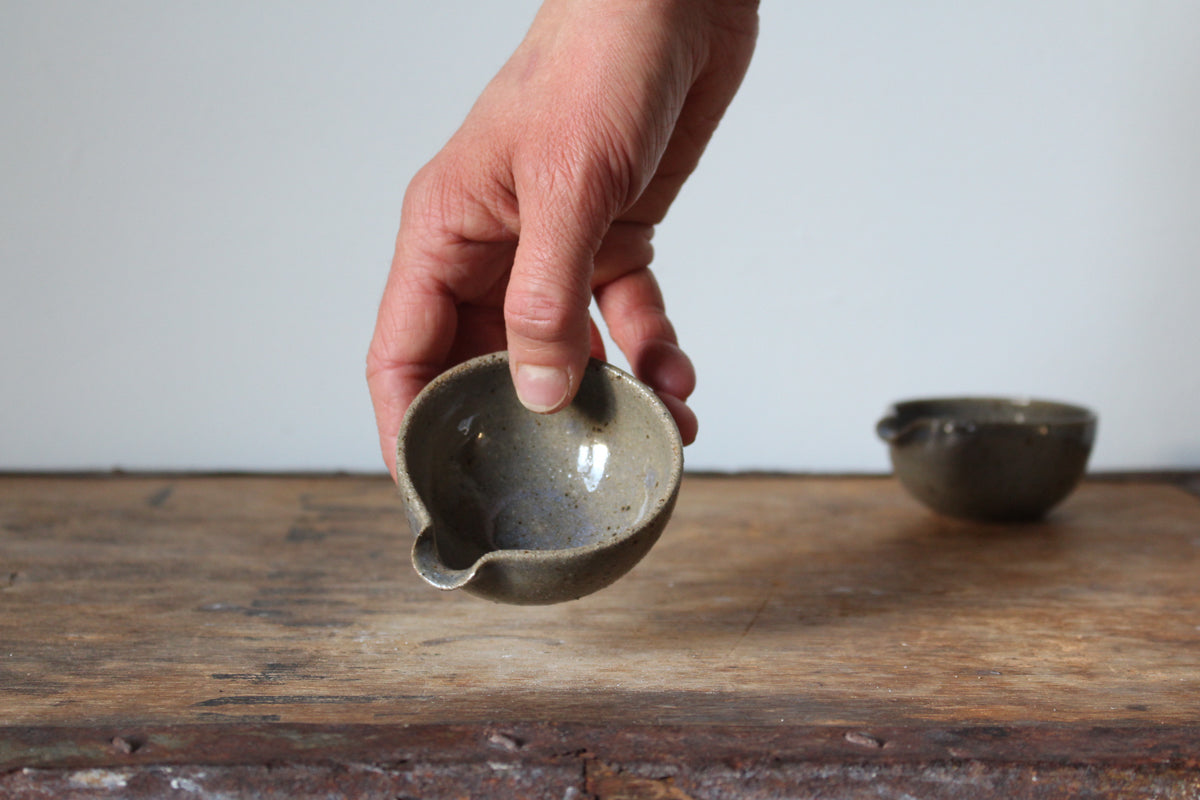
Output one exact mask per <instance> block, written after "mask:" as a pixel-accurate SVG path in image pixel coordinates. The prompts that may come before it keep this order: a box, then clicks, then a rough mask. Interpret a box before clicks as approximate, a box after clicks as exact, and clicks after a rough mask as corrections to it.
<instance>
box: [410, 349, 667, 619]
mask: <svg viewBox="0 0 1200 800" xmlns="http://www.w3.org/2000/svg"><path fill="white" fill-rule="evenodd" d="M396 466H397V477H398V480H399V486H400V493H401V497H402V498H403V500H404V504H405V510H406V512H407V514H408V520H409V524H410V526H411V527H412V530H413V532H414V533H415V534H416V541H415V543H414V544H413V550H412V561H413V566H414V567H415V568H416V570H417V573H418V574H420V576H421V577H422V578H424V579H425V580H426V581H427V582H428V583H430V584H432V585H433V586H436V587H438V588H439V589H458V588H461V589H463V590H465V591H467V592H469V593H472V594H475V595H478V596H480V597H484V598H487V599H489V600H494V601H497V602H502V603H516V604H523V605H535V604H547V603H558V602H562V601H565V600H572V599H575V598H578V597H582V596H583V595H586V594H589V593H591V592H595V591H596V590H598V589H602V588H603V587H605V586H607V585H609V584H611V583H612V582H613V581H615V580H617V579H618V578H620V577H621V576H622V575H624V574H625V573H626V572H628V571H629V570H630V569H631V568H632V567H633V566H634V564H636V563H637V562H638V561H639V560H641V558H642V557H643V556H644V555H645V554H646V553H647V551H649V550H650V548H651V546H653V545H654V543H655V542H656V541H657V540H658V537H659V535H660V534H661V533H662V531H663V528H664V527H665V526H666V524H667V520H668V518H669V517H670V516H671V512H672V510H673V509H674V506H675V498H676V496H677V495H678V493H679V483H680V480H681V478H682V476H683V443H682V441H681V440H680V436H679V431H678V429H677V428H676V427H675V422H674V421H673V420H672V418H671V415H670V413H669V412H668V411H667V409H666V407H665V406H664V405H663V403H662V401H661V400H659V398H658V397H657V395H655V394H654V392H653V391H651V390H650V389H649V388H648V387H647V386H645V385H644V384H642V383H641V382H639V381H637V380H636V379H634V378H633V377H632V376H631V375H628V374H626V373H625V372H623V371H621V370H619V369H617V368H616V367H614V366H612V365H610V364H605V363H603V362H600V361H596V360H594V359H593V360H592V361H591V363H590V364H589V365H588V367H587V370H586V371H585V373H584V376H583V382H582V386H581V387H580V390H579V394H578V395H577V397H576V398H575V400H574V402H572V404H571V405H570V406H568V407H567V408H565V409H563V410H562V411H559V412H557V413H555V414H535V413H533V412H531V411H528V410H527V409H525V407H524V406H522V405H521V403H520V401H519V400H517V396H516V392H515V391H514V390H513V385H512V378H511V377H510V373H509V365H508V354H507V353H493V354H491V355H487V356H481V357H479V358H476V359H473V360H471V361H468V362H466V363H463V364H460V365H459V366H457V367H454V368H452V369H450V370H449V371H447V372H445V373H443V374H442V375H440V376H439V377H438V378H436V379H435V380H434V381H433V382H432V383H430V384H429V385H428V386H427V387H426V388H425V390H424V391H422V392H421V394H420V395H418V397H417V399H416V400H415V401H414V402H413V404H412V406H411V407H410V408H409V410H408V413H407V414H406V415H405V417H404V422H403V424H402V426H401V429H400V436H399V439H398V442H397V456H396Z"/></svg>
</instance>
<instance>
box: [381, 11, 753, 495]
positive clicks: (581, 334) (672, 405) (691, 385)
mask: <svg viewBox="0 0 1200 800" xmlns="http://www.w3.org/2000/svg"><path fill="white" fill-rule="evenodd" d="M757 24H758V14H757V2H755V1H754V0H546V2H545V4H544V5H543V6H542V8H541V9H540V11H539V12H538V14H537V17H536V18H535V20H534V22H533V25H532V26H531V28H530V30H529V32H528V34H527V35H526V37H525V39H524V40H523V41H522V43H521V45H520V46H519V47H518V48H517V50H516V52H515V53H514V54H513V56H512V57H511V58H510V59H509V61H508V62H507V63H506V64H505V65H504V67H503V68H502V69H501V70H500V72H499V73H498V74H497V75H496V77H495V78H494V79H493V80H492V81H491V83H489V84H488V86H487V88H486V89H485V90H484V91H483V93H482V94H481V96H480V97H479V99H478V100H477V101H476V104H475V106H474V107H473V108H472V109H471V112H470V113H469V114H468V115H467V118H466V120H465V121H464V123H463V125H462V127H461V128H460V129H459V130H458V131H457V132H456V133H455V135H454V136H453V137H452V138H451V139H450V141H449V142H448V143H447V144H446V146H445V147H444V148H443V149H442V150H441V151H440V152H439V153H438V154H437V155H436V156H435V157H434V158H433V160H432V161H430V162H429V163H428V164H427V165H426V166H425V167H424V168H422V169H421V171H420V172H418V173H417V175H416V176H415V177H414V178H413V181H412V183H411V184H410V185H409V187H408V191H407V192H406V194H405V198H404V205H403V209H402V213H401V221H400V232H399V234H398V236H397V240H396V251H395V257H394V260H393V262H392V267H391V271H390V273H389V275H388V281H387V286H386V288H385V290H384V295H383V300H382V302H381V304H380V308H379V315H378V319H377V321H376V327H375V335H374V338H373V339H372V341H371V347H370V350H369V352H368V356H367V381H368V385H369V388H370V391H371V399H372V403H373V404H374V407H375V417H376V422H377V424H378V427H379V437H380V447H381V449H382V451H383V455H384V460H385V462H386V463H387V464H388V467H389V469H390V470H392V472H393V478H394V477H395V465H394V463H393V456H394V448H395V442H396V435H397V433H398V432H399V429H400V423H401V420H402V419H403V416H404V412H405V410H406V409H407V408H408V406H409V404H410V403H411V402H412V400H413V399H414V398H415V397H416V395H417V393H418V392H420V390H421V389H422V388H423V387H424V386H425V385H426V384H427V383H428V382H429V381H431V380H432V379H433V378H434V377H436V376H437V375H438V374H440V373H441V372H442V371H443V370H445V369H446V368H448V367H450V366H452V365H454V364H456V363H459V362H461V361H465V360H466V359H468V358H471V357H473V356H476V355H481V354H483V353H488V352H493V351H496V350H503V349H507V350H508V351H509V360H510V364H511V366H512V370H513V381H514V384H515V386H516V390H517V394H518V396H519V397H520V399H521V401H522V402H523V403H524V404H525V405H526V406H527V407H528V408H530V409H532V410H534V411H538V412H543V413H548V412H553V411H557V410H559V409H561V408H563V407H564V406H566V405H567V404H568V403H569V402H570V401H571V399H572V398H573V397H574V395H575V392H576V391H577V390H578V388H579V381H580V380H581V378H582V376H583V371H584V368H585V366H586V364H587V359H588V357H589V355H591V356H595V357H597V358H604V357H605V356H604V345H603V342H602V340H601V338H600V335H599V331H598V330H597V328H596V326H595V323H594V322H593V321H592V320H591V318H590V314H589V306H590V302H591V299H592V297H593V296H594V297H595V299H596V304H597V307H598V308H599V310H600V313H601V315H602V316H603V318H604V321H605V323H606V324H607V325H608V330H609V334H610V336H611V337H612V340H613V342H615V343H616V345H617V346H618V347H619V348H620V349H621V351H622V352H623V353H624V354H625V356H626V358H627V359H628V360H629V364H630V367H631V368H632V370H633V372H634V374H635V375H636V376H637V377H638V378H639V379H640V380H642V381H643V382H645V383H646V384H648V385H649V386H650V387H651V388H653V389H654V390H655V391H656V392H657V394H658V395H659V397H661V398H662V400H663V402H664V403H665V404H666V406H667V408H668V409H669V410H670V412H671V414H672V416H673V417H674V419H675V422H676V424H677V425H678V426H679V430H680V433H681V435H682V437H683V440H684V442H685V443H691V441H693V440H694V439H695V436H696V430H697V420H696V417H695V414H693V413H692V411H691V409H689V408H688V406H687V403H686V400H687V398H688V396H689V395H690V394H691V393H692V391H693V390H694V389H695V382H696V376H695V371H694V369H693V367H692V364H691V361H690V360H689V359H688V357H687V355H686V354H684V352H683V351H682V350H681V349H680V347H679V344H678V341H677V339H676V336H675V331H674V329H673V327H672V325H671V322H670V320H669V319H668V317H667V314H666V310H665V307H664V303H663V298H662V294H661V292H660V291H659V288H658V284H657V282H656V281H655V278H654V275H653V274H652V273H651V272H650V269H649V264H650V261H651V257H652V255H653V249H652V247H651V245H650V239H651V237H652V235H653V231H654V228H653V226H654V225H655V224H656V223H658V222H660V221H661V220H662V219H663V217H664V216H665V214H666V212H667V209H668V208H669V207H670V204H671V202H672V201H673V200H674V199H675V196H676V194H677V193H678V192H679V190H680V188H681V187H682V185H683V183H684V181H685V180H686V179H687V177H688V176H689V175H690V174H691V172H692V171H693V170H694V169H695V167H696V164H697V163H698V162H699V159H700V156H701V154H702V153H703V151H704V148H705V146H706V145H707V143H708V141H709V139H710V137H711V136H712V134H713V131H714V130H715V129H716V127H717V123H718V122H719V120H720V118H721V116H722V114H723V113H724V111H725V108H726V107H727V106H728V104H729V102H730V101H731V100H732V99H733V96H734V93H735V92H736V91H737V88H738V86H739V84H740V83H741V80H742V77H743V76H744V74H745V72H746V68H747V67H748V65H749V61H750V56H751V53H752V52H753V49H754V41H755V37H756V34H757Z"/></svg>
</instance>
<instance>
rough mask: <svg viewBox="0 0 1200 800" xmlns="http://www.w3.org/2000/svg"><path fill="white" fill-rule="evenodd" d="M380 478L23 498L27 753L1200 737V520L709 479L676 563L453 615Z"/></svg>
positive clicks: (243, 481) (667, 541) (14, 628)
mask: <svg viewBox="0 0 1200 800" xmlns="http://www.w3.org/2000/svg"><path fill="white" fill-rule="evenodd" d="M409 541H410V536H409V534H408V531H407V529H406V527H405V523H404V521H403V515H402V513H401V511H400V507H399V502H398V500H397V498H396V495H395V492H394V489H393V487H392V486H391V484H390V483H388V482H387V481H386V480H384V479H376V478H347V477H343V478H320V477H314V478H267V477H208V478H197V477H166V478H156V477H114V478H103V477H96V478H87V477H80V478H54V477H20V476H9V477H5V478H2V479H0V608H2V609H3V612H4V613H3V614H0V726H8V727H10V728H14V729H15V728H16V727H20V726H46V725H61V726H80V725H86V726H110V727H111V726H117V727H121V726H126V727H129V726H134V727H136V726H156V725H157V726H169V725H190V724H220V723H230V724H238V725H244V724H256V723H286V724H293V725H295V724H315V725H363V724H367V725H404V724H436V725H447V724H495V723H497V722H503V723H516V722H521V721H525V722H539V723H551V724H568V723H589V724H597V723H604V724H610V725H616V726H622V725H626V726H627V725H634V724H644V723H652V724H660V725H680V726H694V725H705V726H709V725H759V726H816V727H820V726H833V727H835V728H837V729H839V730H841V729H842V728H845V729H851V728H854V729H857V728H868V729H871V728H886V727H897V726H900V727H903V726H914V725H916V726H920V725H949V724H953V725H997V724H1000V725H1009V726H1013V725H1065V726H1077V727H1078V729H1080V730H1083V729H1086V728H1090V727H1095V726H1118V727H1120V726H1127V727H1131V728H1135V727H1139V726H1173V728H1174V729H1176V730H1186V729H1188V727H1189V726H1192V725H1195V724H1196V723H1197V722H1198V721H1200V627H1198V626H1200V617H1198V616H1197V612H1196V609H1198V608H1200V581H1197V580H1196V576H1197V575H1200V569H1198V567H1200V501H1198V500H1197V498H1196V497H1195V496H1193V495H1191V494H1189V493H1187V492H1185V491H1182V490H1181V489H1179V488H1177V487H1175V486H1172V485H1167V484H1163V483H1158V482H1155V481H1150V480H1147V481H1134V482H1126V483H1109V482H1103V481H1092V482H1088V483H1086V484H1085V485H1084V486H1083V487H1082V488H1081V489H1080V491H1079V492H1077V493H1076V495H1074V496H1073V497H1072V498H1071V499H1070V500H1068V501H1067V503H1066V504H1064V506H1062V507H1061V508H1060V509H1059V510H1058V511H1057V512H1056V513H1055V514H1054V515H1053V516H1052V517H1051V518H1050V519H1049V520H1048V521H1047V522H1045V523H1043V524H1039V525H1033V526H1023V527H1005V526H988V525H975V524H968V523H960V522H953V521H948V520H944V519H941V518H938V517H935V516H933V515H931V514H929V513H927V512H925V511H924V510H923V509H921V508H920V507H918V506H917V505H916V504H915V503H913V502H912V501H911V500H909V499H908V498H907V497H906V496H904V495H903V494H902V492H901V491H900V489H899V488H898V487H897V485H896V484H895V483H894V482H893V481H892V480H890V479H882V478H879V479H864V478H788V477H770V478H768V477H759V478H729V477H699V476H689V477H688V478H687V479H686V480H685V485H684V489H683V493H682V495H681V498H680V501H679V505H678V509H677V511H676V515H675V518H674V519H673V520H672V523H671V526H670V527H669V528H668V530H667V533H666V534H665V536H664V537H663V539H662V541H661V542H660V543H659V545H658V546H657V547H656V548H655V549H654V551H652V552H651V554H650V555H649V556H648V557H647V559H646V560H645V561H644V562H643V563H642V564H641V565H639V566H638V567H637V568H636V569H635V570H634V571H633V572H632V573H630V575H628V576H627V577H626V578H624V579H623V580H621V581H620V582H618V583H617V584H616V585H614V586H613V587H611V588H610V589H608V590H606V591H604V592H601V593H599V594H597V595H594V596H592V597H589V598H585V599H583V600H580V601H577V602H575V603H570V604H566V605H560V606H551V607H546V608H514V607H505V606H497V605H492V604H488V603H485V602H482V601H479V600H477V599H474V598H471V597H466V596H462V595H459V594H454V593H450V594H443V593H439V592H437V591H436V590H433V589H430V588H428V587H427V586H425V585H424V584H423V583H421V582H420V581H419V579H418V578H417V577H416V576H415V575H414V574H413V572H412V569H411V567H410V566H409V564H408V554H407V550H408V544H409Z"/></svg>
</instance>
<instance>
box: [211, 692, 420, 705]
mask: <svg viewBox="0 0 1200 800" xmlns="http://www.w3.org/2000/svg"><path fill="white" fill-rule="evenodd" d="M429 699H430V698H429V697H427V696H424V695H417V694H412V695H375V694H250V695H231V696H229V697H214V698H211V699H209V700H201V701H200V702H199V703H196V704H195V705H196V706H197V707H199V708H213V707H217V706H290V705H300V706H311V705H327V704H337V705H343V704H345V705H350V704H364V703H385V702H390V701H394V700H429Z"/></svg>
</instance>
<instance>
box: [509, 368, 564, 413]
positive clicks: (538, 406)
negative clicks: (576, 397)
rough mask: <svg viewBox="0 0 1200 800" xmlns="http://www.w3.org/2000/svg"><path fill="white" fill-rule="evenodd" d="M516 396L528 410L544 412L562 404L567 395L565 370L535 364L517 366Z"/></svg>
mask: <svg viewBox="0 0 1200 800" xmlns="http://www.w3.org/2000/svg"><path fill="white" fill-rule="evenodd" d="M516 385H517V397H518V398H520V400H521V405H523V406H525V407H526V408H528V409H529V410H530V411H536V412H537V413H539V414H545V413H546V412H547V411H553V410H554V409H556V408H558V407H559V406H560V405H562V401H563V398H565V397H566V396H567V388H568V382H567V371H566V370H564V369H558V368H556V367H539V366H537V365H535V364H519V365H518V366H517V380H516Z"/></svg>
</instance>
